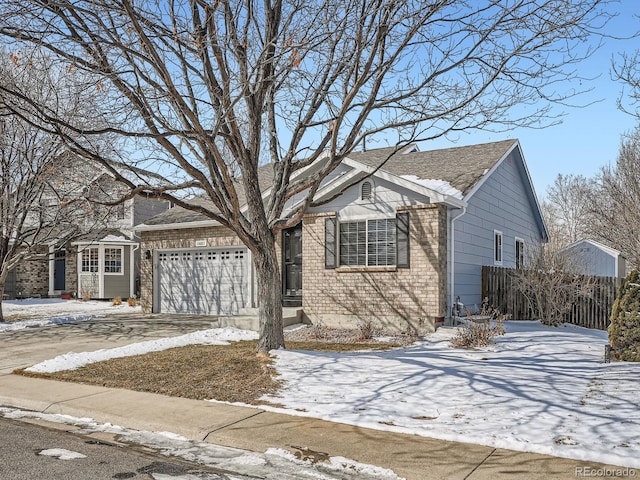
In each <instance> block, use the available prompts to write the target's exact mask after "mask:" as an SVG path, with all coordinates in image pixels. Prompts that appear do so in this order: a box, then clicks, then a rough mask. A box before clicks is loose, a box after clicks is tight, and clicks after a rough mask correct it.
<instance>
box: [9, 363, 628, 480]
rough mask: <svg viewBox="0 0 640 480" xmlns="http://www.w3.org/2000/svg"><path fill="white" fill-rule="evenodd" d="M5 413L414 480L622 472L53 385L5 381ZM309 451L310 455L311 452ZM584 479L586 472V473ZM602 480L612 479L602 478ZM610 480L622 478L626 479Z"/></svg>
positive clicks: (16, 378)
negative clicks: (316, 457)
mask: <svg viewBox="0 0 640 480" xmlns="http://www.w3.org/2000/svg"><path fill="white" fill-rule="evenodd" d="M0 405H3V406H11V407H16V408H21V409H25V410H33V411H37V412H41V413H51V414H66V415H71V416H75V417H90V418H93V419H95V420H96V421H98V422H100V423H107V422H108V423H112V424H116V425H121V426H123V427H128V428H131V429H137V430H147V431H167V432H173V433H177V434H179V435H182V436H184V437H187V438H189V439H191V440H194V441H205V442H210V443H214V444H217V445H224V446H229V447H235V448H242V449H246V450H253V451H258V452H263V451H265V450H266V449H267V448H270V447H275V448H283V449H286V450H289V451H292V452H294V453H295V452H296V451H297V450H304V449H309V450H311V451H315V452H322V453H326V454H329V455H331V456H343V457H347V458H350V459H353V460H356V461H358V462H363V463H368V464H373V465H378V466H381V467H385V468H389V469H392V470H393V471H394V472H395V473H396V474H397V475H399V476H402V477H405V478H407V479H410V480H428V479H469V480H481V479H483V480H484V479H487V480H501V479H513V478H527V479H544V480H553V479H568V478H576V477H579V476H580V475H579V474H577V472H579V471H581V470H577V469H585V468H590V469H592V471H594V470H599V469H604V468H609V469H615V470H621V468H620V467H613V466H605V465H601V464H596V463H590V462H582V461H577V460H568V459H563V458H556V457H550V456H545V455H537V454H530V453H522V452H514V451H510V450H503V449H495V448H492V447H485V446H482V445H473V444H466V443H455V442H446V441H441V440H434V439H429V438H424V437H419V436H416V435H404V434H398V433H390V432H384V431H379V430H372V429H366V428H358V427H353V426H350V425H345V424H340V423H333V422H326V421H322V420H316V419H312V418H305V417H297V416H290V415H283V414H278V413H271V412H266V411H264V410H260V409H254V408H248V407H238V406H232V405H226V404H220V403H211V402H205V401H198V400H189V399H183V398H175V397H167V396H163V395H156V394H151V393H142V392H133V391H129V390H119V389H112V388H104V387H95V386H89V385H81V384H74V383H66V382H57V381H52V380H43V379H35V378H28V377H22V376H18V375H11V374H9V375H2V376H0ZM305 451H306V450H305ZM582 471H584V470H582ZM598 478H610V477H606V476H601V475H599V476H598ZM611 478H622V477H620V476H616V477H611Z"/></svg>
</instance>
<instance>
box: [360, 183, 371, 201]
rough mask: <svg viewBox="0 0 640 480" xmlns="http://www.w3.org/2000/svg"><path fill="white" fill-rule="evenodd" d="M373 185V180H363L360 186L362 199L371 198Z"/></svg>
mask: <svg viewBox="0 0 640 480" xmlns="http://www.w3.org/2000/svg"><path fill="white" fill-rule="evenodd" d="M372 189H373V187H372V186H371V182H362V185H361V186H360V199H361V200H371V191H372Z"/></svg>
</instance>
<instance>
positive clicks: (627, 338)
mask: <svg viewBox="0 0 640 480" xmlns="http://www.w3.org/2000/svg"><path fill="white" fill-rule="evenodd" d="M609 344H610V345H611V358H612V359H613V360H622V361H625V362H640V274H639V273H638V271H637V270H633V271H632V272H631V273H630V274H629V276H628V277H627V278H626V279H625V281H624V284H623V286H622V288H621V289H620V291H619V292H618V298H616V301H615V303H614V304H613V309H612V311H611V325H609Z"/></svg>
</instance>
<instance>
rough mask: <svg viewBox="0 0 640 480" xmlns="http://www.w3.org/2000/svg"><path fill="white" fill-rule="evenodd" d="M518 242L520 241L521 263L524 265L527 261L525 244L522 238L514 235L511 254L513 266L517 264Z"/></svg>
mask: <svg viewBox="0 0 640 480" xmlns="http://www.w3.org/2000/svg"><path fill="white" fill-rule="evenodd" d="M518 242H520V243H522V265H521V267H524V266H525V265H526V263H527V244H526V243H525V241H524V239H522V238H520V237H515V240H514V241H513V254H514V262H513V263H514V266H516V267H517V266H518Z"/></svg>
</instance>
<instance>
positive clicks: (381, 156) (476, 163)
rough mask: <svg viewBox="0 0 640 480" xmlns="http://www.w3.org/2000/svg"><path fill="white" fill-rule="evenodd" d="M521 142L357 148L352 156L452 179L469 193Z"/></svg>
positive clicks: (423, 176) (406, 172)
mask: <svg viewBox="0 0 640 480" xmlns="http://www.w3.org/2000/svg"><path fill="white" fill-rule="evenodd" d="M517 143H518V141H517V140H504V141H501V142H492V143H483V144H479V145H470V146H466V147H452V148H444V149H439V150H429V151H425V152H420V151H413V152H410V153H403V152H404V151H405V150H402V149H401V150H400V151H398V152H396V153H394V151H395V150H397V148H396V147H388V148H379V149H376V150H369V151H366V152H353V153H351V154H350V155H349V158H350V159H352V160H355V161H357V162H360V163H362V164H364V165H366V166H368V167H373V168H377V167H380V168H381V169H382V170H384V171H386V172H389V173H391V174H393V175H397V176H400V177H405V178H406V177H407V176H415V177H417V179H420V180H440V181H444V182H448V183H449V184H450V185H451V187H453V188H455V189H457V190H459V191H460V192H462V194H463V196H466V195H467V193H469V191H470V190H471V189H472V188H473V187H474V186H475V185H476V184H477V183H478V182H479V181H480V180H481V179H482V177H483V176H484V175H485V174H486V173H487V172H488V171H489V170H490V169H491V168H492V167H493V166H494V165H495V164H496V163H498V162H499V161H500V160H501V159H502V158H504V156H505V155H506V154H507V153H508V152H509V151H510V150H511V149H512V148H513V146H514V145H516V144H517ZM385 160H386V161H385Z"/></svg>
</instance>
